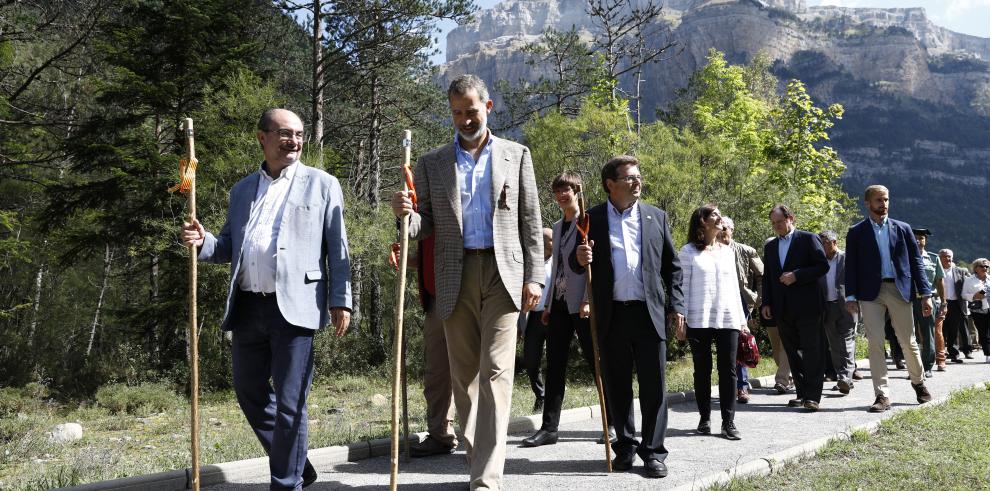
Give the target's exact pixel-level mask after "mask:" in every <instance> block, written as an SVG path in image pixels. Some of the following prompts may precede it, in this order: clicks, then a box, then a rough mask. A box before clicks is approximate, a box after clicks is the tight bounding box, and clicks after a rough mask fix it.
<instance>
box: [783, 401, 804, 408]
mask: <svg viewBox="0 0 990 491" xmlns="http://www.w3.org/2000/svg"><path fill="white" fill-rule="evenodd" d="M803 405H804V400H803V399H791V400H789V401H787V407H801V406H803Z"/></svg>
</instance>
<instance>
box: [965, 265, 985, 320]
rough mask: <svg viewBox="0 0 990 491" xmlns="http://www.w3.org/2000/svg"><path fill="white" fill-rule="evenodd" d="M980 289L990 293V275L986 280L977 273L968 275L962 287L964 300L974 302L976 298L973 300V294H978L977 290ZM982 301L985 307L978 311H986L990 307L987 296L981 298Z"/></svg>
mask: <svg viewBox="0 0 990 491" xmlns="http://www.w3.org/2000/svg"><path fill="white" fill-rule="evenodd" d="M980 290H984V291H986V292H988V293H990V276H987V279H986V280H981V279H980V277H979V276H976V275H975V274H974V275H972V276H967V277H966V281H965V282H964V283H963V288H962V298H963V300H965V301H967V302H974V301H975V300H973V295H976V292H978V291H980ZM980 303H981V304H982V305H983V307H982V308H981V309H980V310H978V311H977V312H979V313H984V312H986V311H987V310H988V309H990V302H988V301H987V297H983V299H981V300H980Z"/></svg>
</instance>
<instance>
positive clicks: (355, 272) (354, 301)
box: [351, 256, 364, 329]
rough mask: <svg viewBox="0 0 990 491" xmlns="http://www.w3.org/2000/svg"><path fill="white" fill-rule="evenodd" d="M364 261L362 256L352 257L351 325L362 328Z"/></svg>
mask: <svg viewBox="0 0 990 491" xmlns="http://www.w3.org/2000/svg"><path fill="white" fill-rule="evenodd" d="M363 266H364V261H363V260H361V258H360V257H357V256H355V257H353V258H351V325H352V326H354V327H353V328H354V329H360V328H361V287H362V285H361V280H362V276H363V275H362V273H363Z"/></svg>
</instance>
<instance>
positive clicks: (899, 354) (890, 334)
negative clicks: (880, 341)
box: [883, 315, 904, 363]
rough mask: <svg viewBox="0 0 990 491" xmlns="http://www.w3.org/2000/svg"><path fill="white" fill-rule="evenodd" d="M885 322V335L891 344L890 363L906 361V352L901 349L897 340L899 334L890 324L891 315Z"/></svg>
mask: <svg viewBox="0 0 990 491" xmlns="http://www.w3.org/2000/svg"><path fill="white" fill-rule="evenodd" d="M885 322H886V324H885V325H884V327H883V335H884V337H885V338H887V342H888V343H890V361H892V362H894V363H897V362H898V361H904V350H902V349H901V343H900V342H899V341H898V340H897V333H895V332H894V325H893V324H891V323H890V316H889V315H888V316H887V319H886V321H885Z"/></svg>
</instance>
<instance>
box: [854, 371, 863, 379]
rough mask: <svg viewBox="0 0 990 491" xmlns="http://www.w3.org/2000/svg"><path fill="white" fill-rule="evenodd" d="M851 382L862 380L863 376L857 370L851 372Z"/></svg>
mask: <svg viewBox="0 0 990 491" xmlns="http://www.w3.org/2000/svg"><path fill="white" fill-rule="evenodd" d="M853 380H863V374H862V373H859V370H853Z"/></svg>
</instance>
